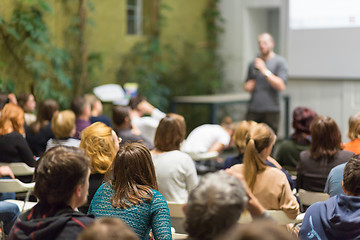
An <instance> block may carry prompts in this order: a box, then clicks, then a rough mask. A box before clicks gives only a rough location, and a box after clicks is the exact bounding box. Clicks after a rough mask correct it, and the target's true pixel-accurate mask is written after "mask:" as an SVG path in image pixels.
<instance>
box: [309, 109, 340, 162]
mask: <svg viewBox="0 0 360 240" xmlns="http://www.w3.org/2000/svg"><path fill="white" fill-rule="evenodd" d="M310 132H311V144H310V156H311V157H312V158H314V159H320V158H321V157H328V158H332V157H333V156H334V155H335V154H336V153H337V152H339V151H340V150H342V147H341V132H340V129H339V127H338V125H337V124H336V122H335V121H334V120H333V119H332V118H330V117H325V116H318V117H316V118H315V119H314V120H313V122H312V123H311V126H310Z"/></svg>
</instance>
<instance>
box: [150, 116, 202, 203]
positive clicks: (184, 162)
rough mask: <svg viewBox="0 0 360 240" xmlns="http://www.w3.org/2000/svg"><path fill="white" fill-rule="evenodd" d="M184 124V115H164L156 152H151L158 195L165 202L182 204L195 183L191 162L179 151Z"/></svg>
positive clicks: (157, 137)
mask: <svg viewBox="0 0 360 240" xmlns="http://www.w3.org/2000/svg"><path fill="white" fill-rule="evenodd" d="M185 134H186V125H185V120H184V117H183V116H180V115H178V114H173V113H172V114H167V115H166V117H164V118H163V119H161V121H160V123H159V126H158V128H157V129H156V133H155V149H154V150H153V151H152V152H151V155H152V158H153V163H154V166H155V172H156V178H157V183H158V186H159V191H160V193H161V194H162V195H163V196H164V197H165V199H166V201H171V202H181V203H184V202H186V201H187V199H188V194H189V192H190V191H191V190H192V189H193V188H195V187H196V185H197V184H198V177H197V174H196V168H195V164H194V161H193V160H192V159H191V157H190V156H189V155H187V154H186V153H183V152H180V151H179V150H180V144H181V143H182V142H183V141H184V139H185Z"/></svg>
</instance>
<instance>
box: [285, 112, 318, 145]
mask: <svg viewBox="0 0 360 240" xmlns="http://www.w3.org/2000/svg"><path fill="white" fill-rule="evenodd" d="M316 116H317V114H316V112H314V111H313V110H311V109H309V108H307V107H297V108H295V109H294V111H293V122H292V126H293V128H294V130H295V133H294V134H293V135H291V139H293V140H295V141H296V142H298V143H301V142H303V141H304V137H306V136H308V135H309V134H310V125H311V122H312V121H313V120H314V118H315V117H316Z"/></svg>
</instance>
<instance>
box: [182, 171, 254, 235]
mask: <svg viewBox="0 0 360 240" xmlns="http://www.w3.org/2000/svg"><path fill="white" fill-rule="evenodd" d="M246 204H247V195H246V191H245V189H244V186H243V184H242V183H241V182H240V181H239V180H238V179H237V178H236V177H234V176H231V175H229V174H227V173H225V172H224V171H219V172H216V173H209V174H207V175H205V176H204V177H202V178H201V180H200V183H199V185H198V186H197V187H196V188H195V189H193V190H192V191H191V192H190V195H189V199H188V203H187V205H186V208H185V214H186V220H185V224H184V226H185V230H186V232H187V233H188V234H189V239H194V240H195V239H196V240H198V239H199V240H200V239H202V240H210V239H214V238H215V237H216V236H219V235H221V234H223V233H224V232H226V231H227V230H229V229H230V228H231V227H232V226H233V225H234V224H236V223H237V221H238V219H239V218H240V215H241V213H242V212H243V210H244V208H245V206H246Z"/></svg>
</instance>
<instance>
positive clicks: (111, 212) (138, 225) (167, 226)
mask: <svg viewBox="0 0 360 240" xmlns="http://www.w3.org/2000/svg"><path fill="white" fill-rule="evenodd" d="M151 192H152V194H153V197H152V200H151V202H141V203H140V204H138V205H132V206H131V207H129V208H125V209H120V208H114V207H113V206H112V205H111V202H110V198H111V197H112V196H114V194H115V191H114V190H113V188H112V187H111V186H110V184H109V183H104V184H102V185H101V186H100V188H99V189H98V190H97V192H96V193H95V196H94V198H93V200H92V201H91V204H90V207H89V212H88V213H89V214H94V215H95V217H96V218H99V217H118V218H121V219H122V220H123V221H124V222H125V223H126V224H127V225H128V226H130V227H131V228H132V229H133V230H134V232H135V233H136V234H137V235H138V236H139V239H141V240H148V239H149V232H150V229H152V233H153V235H154V238H155V240H171V239H172V235H171V222H170V212H169V208H168V206H167V203H166V201H165V198H164V197H163V196H162V195H161V194H160V193H159V192H158V191H156V190H153V189H152V190H151Z"/></svg>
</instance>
